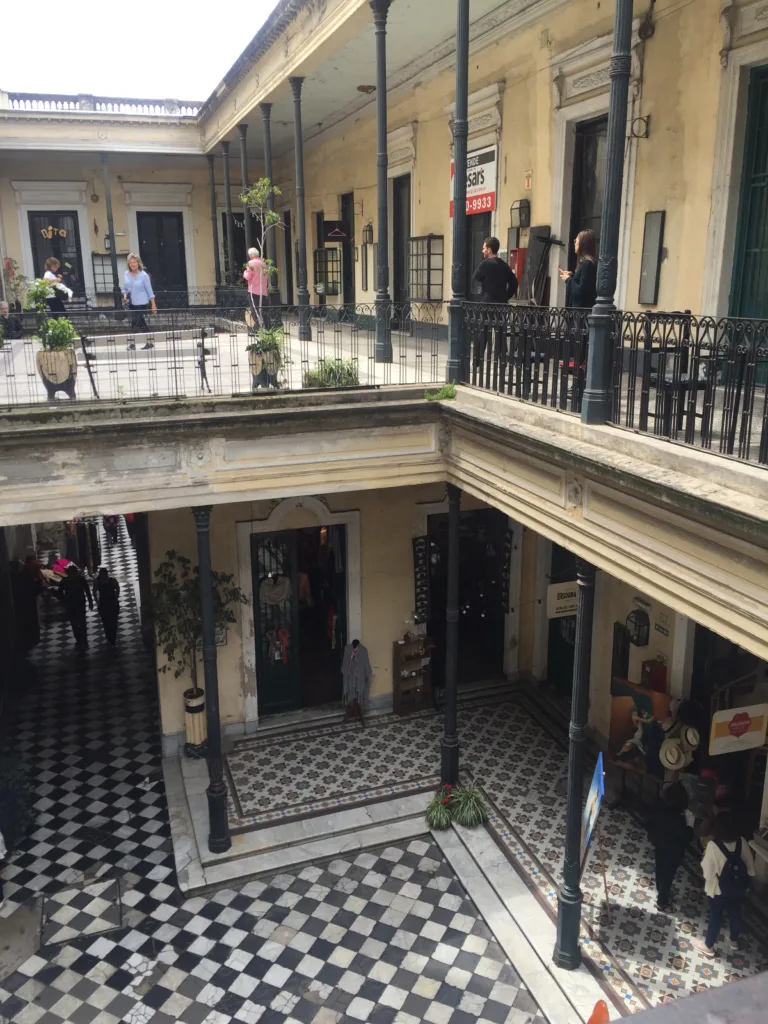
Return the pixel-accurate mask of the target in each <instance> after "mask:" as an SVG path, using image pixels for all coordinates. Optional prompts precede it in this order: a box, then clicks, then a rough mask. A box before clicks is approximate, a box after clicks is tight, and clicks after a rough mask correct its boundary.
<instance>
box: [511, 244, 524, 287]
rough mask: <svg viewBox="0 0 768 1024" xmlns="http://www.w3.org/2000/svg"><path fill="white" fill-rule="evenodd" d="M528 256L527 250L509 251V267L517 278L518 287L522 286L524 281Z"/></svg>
mask: <svg viewBox="0 0 768 1024" xmlns="http://www.w3.org/2000/svg"><path fill="white" fill-rule="evenodd" d="M527 256H528V250H527V249H510V250H509V266H510V269H511V270H512V272H513V274H514V275H515V277H516V278H517V283H518V285H520V284H521V282H522V280H523V272H524V271H525V261H526V258H527Z"/></svg>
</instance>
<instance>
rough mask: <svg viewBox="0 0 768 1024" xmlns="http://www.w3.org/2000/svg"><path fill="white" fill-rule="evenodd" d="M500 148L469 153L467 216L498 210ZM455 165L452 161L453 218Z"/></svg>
mask: <svg viewBox="0 0 768 1024" xmlns="http://www.w3.org/2000/svg"><path fill="white" fill-rule="evenodd" d="M498 159H499V149H498V146H486V147H485V149H476V150H475V151H474V152H473V153H467V216H470V215H471V214H473V213H490V212H491V211H493V210H495V209H496V168H497V164H498ZM454 173H455V164H454V162H453V160H451V207H450V209H451V214H450V215H451V217H453V175H454Z"/></svg>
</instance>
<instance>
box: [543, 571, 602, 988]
mask: <svg viewBox="0 0 768 1024" xmlns="http://www.w3.org/2000/svg"><path fill="white" fill-rule="evenodd" d="M576 579H577V583H578V591H579V596H578V605H577V609H576V647H575V650H574V655H573V694H572V696H571V724H570V727H569V729H568V736H569V740H570V744H569V749H568V803H567V810H566V818H565V859H564V862H563V884H562V885H561V886H560V891H559V893H558V895H557V943H556V945H555V952H554V954H553V956H552V959H553V961H554V962H555V964H557V966H558V967H563V968H564V969H565V970H567V971H574V970H576V968H577V967H578V966H579V964H580V963H581V950H580V948H579V927H580V925H581V889H580V888H579V881H580V878H581V815H582V806H583V803H584V761H585V756H586V744H587V714H588V712H589V671H590V666H591V663H592V620H593V615H594V607H595V567H594V565H590V563H589V562H585V561H583V560H581V559H580V560H579V562H578V563H577V569H576Z"/></svg>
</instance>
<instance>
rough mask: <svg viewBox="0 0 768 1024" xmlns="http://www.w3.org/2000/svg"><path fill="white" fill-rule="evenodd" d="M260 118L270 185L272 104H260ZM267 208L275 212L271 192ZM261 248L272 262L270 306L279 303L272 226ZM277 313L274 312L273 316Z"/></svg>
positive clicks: (288, 245) (275, 247) (266, 175)
mask: <svg viewBox="0 0 768 1024" xmlns="http://www.w3.org/2000/svg"><path fill="white" fill-rule="evenodd" d="M261 119H262V123H263V125H264V177H265V178H266V179H267V180H268V181H269V184H270V185H274V184H275V183H274V181H273V180H272V120H271V119H272V104H271V103H262V104H261ZM267 209H268V210H269V212H270V213H274V212H275V197H274V195H273V194H272V192H270V193H269V195H268V196H267ZM285 244H286V246H287V247H289V248H290V245H291V240H290V238H286V240H285ZM262 248H265V249H266V257H267V259H268V260H270V261H271V263H272V272H271V273H270V275H269V304H270V306H279V305H280V289H279V287H278V283H277V244H276V237H275V230H274V228H273V229H272V230H271V231H268V232H267V240H266V246H265V245H264V242H263V241H262ZM277 315H278V314H277V313H276V314H275V316H277Z"/></svg>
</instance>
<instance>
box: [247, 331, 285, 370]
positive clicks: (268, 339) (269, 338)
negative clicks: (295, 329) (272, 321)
mask: <svg viewBox="0 0 768 1024" xmlns="http://www.w3.org/2000/svg"><path fill="white" fill-rule="evenodd" d="M283 344H284V336H283V326H282V324H277V325H276V326H275V327H259V329H258V330H257V331H256V338H255V340H254V341H252V342H251V343H250V345H246V346H245V350H246V352H255V353H257V354H258V355H266V354H267V353H268V352H273V353H275V354H276V355H278V356H279V357H280V362H281V363H282V359H283Z"/></svg>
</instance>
